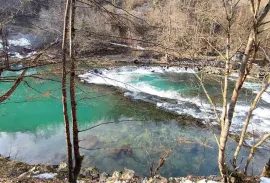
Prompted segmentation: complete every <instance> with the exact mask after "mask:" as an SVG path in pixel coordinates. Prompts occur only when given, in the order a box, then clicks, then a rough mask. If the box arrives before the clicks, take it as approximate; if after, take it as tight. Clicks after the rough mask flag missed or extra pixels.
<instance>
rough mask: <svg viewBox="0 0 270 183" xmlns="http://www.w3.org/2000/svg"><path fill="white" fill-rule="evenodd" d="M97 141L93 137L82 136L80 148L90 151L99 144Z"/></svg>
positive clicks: (96, 138) (95, 137)
mask: <svg viewBox="0 0 270 183" xmlns="http://www.w3.org/2000/svg"><path fill="white" fill-rule="evenodd" d="M99 142H100V141H99V139H98V137H97V136H95V135H91V134H89V135H85V136H83V140H82V141H81V142H80V143H81V146H82V147H83V148H86V149H91V148H93V147H95V146H97V145H98V144H99Z"/></svg>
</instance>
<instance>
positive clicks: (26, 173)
mask: <svg viewBox="0 0 270 183" xmlns="http://www.w3.org/2000/svg"><path fill="white" fill-rule="evenodd" d="M31 174H32V173H31V172H24V173H22V174H21V175H19V177H18V178H19V179H24V178H29V177H31Z"/></svg>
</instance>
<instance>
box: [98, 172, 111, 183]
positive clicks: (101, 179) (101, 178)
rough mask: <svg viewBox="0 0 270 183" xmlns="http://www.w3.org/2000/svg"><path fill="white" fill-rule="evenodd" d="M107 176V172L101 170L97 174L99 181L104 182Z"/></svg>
mask: <svg viewBox="0 0 270 183" xmlns="http://www.w3.org/2000/svg"><path fill="white" fill-rule="evenodd" d="M108 177H109V175H108V174H107V173H105V172H103V173H102V174H100V176H99V182H106V180H107V179H108Z"/></svg>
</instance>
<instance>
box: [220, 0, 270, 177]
mask: <svg viewBox="0 0 270 183" xmlns="http://www.w3.org/2000/svg"><path fill="white" fill-rule="evenodd" d="M252 3H254V2H253V1H251V7H252V10H253V15H254V20H253V22H254V23H253V29H252V30H251V32H250V35H249V39H248V42H247V46H246V49H245V53H244V57H243V60H242V63H241V66H240V69H239V76H238V78H237V81H236V84H235V88H234V91H233V94H232V97H231V102H230V105H229V109H228V112H227V115H226V119H225V122H224V127H223V129H222V130H221V135H220V142H219V152H218V164H219V169H220V173H221V175H222V177H223V178H224V181H225V182H227V177H226V173H227V170H226V169H227V168H226V164H225V149H226V143H227V140H228V135H229V129H230V127H231V123H232V118H233V115H234V111H235V105H236V102H237V100H238V96H239V93H240V90H241V89H242V86H243V83H244V82H245V79H246V77H247V75H248V74H249V70H250V68H247V64H248V61H249V57H250V55H251V52H252V49H254V50H253V58H254V59H255V56H256V51H257V48H256V47H257V45H256V44H257V40H256V37H257V34H258V31H257V29H258V26H259V25H260V24H261V23H262V21H263V20H264V18H265V16H266V15H267V13H268V12H269V9H270V1H268V3H267V5H266V6H265V7H264V8H263V9H262V10H261V11H260V12H258V10H259V5H260V3H259V2H258V3H257V7H256V8H255V7H254V5H253V4H252ZM255 9H256V10H255ZM252 60H253V59H252ZM252 60H251V63H250V66H252Z"/></svg>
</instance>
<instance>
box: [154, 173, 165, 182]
mask: <svg viewBox="0 0 270 183" xmlns="http://www.w3.org/2000/svg"><path fill="white" fill-rule="evenodd" d="M153 182H155V183H167V182H168V180H167V179H166V178H165V177H162V176H160V175H155V176H154V177H153Z"/></svg>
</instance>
